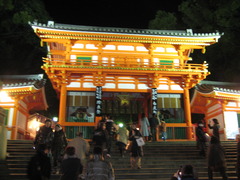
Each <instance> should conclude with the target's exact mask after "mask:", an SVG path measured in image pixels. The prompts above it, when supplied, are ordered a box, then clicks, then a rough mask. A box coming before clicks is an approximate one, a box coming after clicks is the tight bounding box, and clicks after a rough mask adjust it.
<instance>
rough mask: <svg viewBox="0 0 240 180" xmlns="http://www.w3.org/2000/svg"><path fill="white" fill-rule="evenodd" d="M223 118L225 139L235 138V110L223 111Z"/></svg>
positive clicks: (236, 118)
mask: <svg viewBox="0 0 240 180" xmlns="http://www.w3.org/2000/svg"><path fill="white" fill-rule="evenodd" d="M224 120H225V126H226V136H227V139H235V138H236V134H239V130H238V117H237V112H228V111H227V112H224Z"/></svg>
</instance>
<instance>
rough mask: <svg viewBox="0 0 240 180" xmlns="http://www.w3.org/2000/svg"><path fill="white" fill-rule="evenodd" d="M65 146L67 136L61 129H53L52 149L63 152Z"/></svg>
mask: <svg viewBox="0 0 240 180" xmlns="http://www.w3.org/2000/svg"><path fill="white" fill-rule="evenodd" d="M66 146H67V138H66V136H65V133H64V132H63V130H62V129H61V130H59V131H55V132H54V137H53V141H52V151H60V152H61V154H63V153H64V149H65V147H66Z"/></svg>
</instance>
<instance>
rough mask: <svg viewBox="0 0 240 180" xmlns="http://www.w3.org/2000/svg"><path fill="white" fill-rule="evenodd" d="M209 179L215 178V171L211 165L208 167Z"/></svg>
mask: <svg viewBox="0 0 240 180" xmlns="http://www.w3.org/2000/svg"><path fill="white" fill-rule="evenodd" d="M208 179H209V180H213V171H212V169H211V167H208Z"/></svg>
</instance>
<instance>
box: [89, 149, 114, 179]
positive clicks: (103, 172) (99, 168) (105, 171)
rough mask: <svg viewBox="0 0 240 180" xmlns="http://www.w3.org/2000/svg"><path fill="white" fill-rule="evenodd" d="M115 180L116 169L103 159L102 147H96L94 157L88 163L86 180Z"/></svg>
mask: <svg viewBox="0 0 240 180" xmlns="http://www.w3.org/2000/svg"><path fill="white" fill-rule="evenodd" d="M96 179H97V180H114V179H115V175H114V169H113V167H112V164H111V163H110V162H109V161H106V160H105V159H104V157H103V151H102V148H101V147H94V149H93V157H92V158H91V159H90V160H89V161H88V162H87V166H86V172H85V180H96Z"/></svg>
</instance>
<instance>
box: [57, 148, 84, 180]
mask: <svg viewBox="0 0 240 180" xmlns="http://www.w3.org/2000/svg"><path fill="white" fill-rule="evenodd" d="M65 152H66V153H65V155H64V158H63V161H62V164H61V172H62V175H61V178H60V180H78V179H79V175H80V174H81V173H82V169H83V166H82V164H81V160H80V159H79V158H78V157H77V156H76V154H75V148H74V147H72V146H68V147H67V148H66V151H65Z"/></svg>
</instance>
